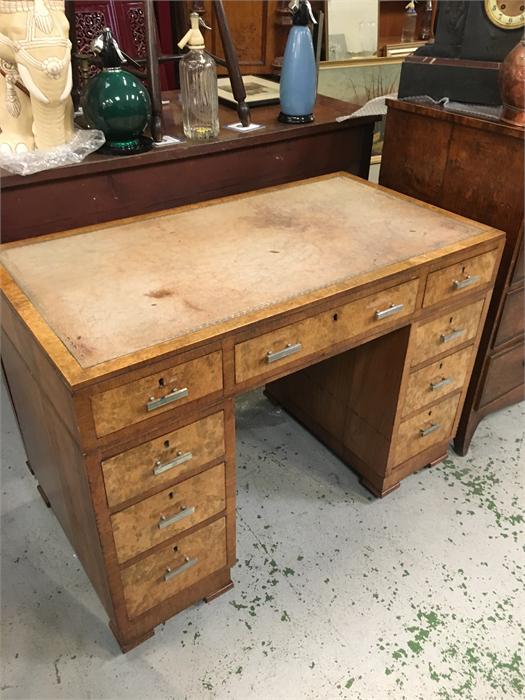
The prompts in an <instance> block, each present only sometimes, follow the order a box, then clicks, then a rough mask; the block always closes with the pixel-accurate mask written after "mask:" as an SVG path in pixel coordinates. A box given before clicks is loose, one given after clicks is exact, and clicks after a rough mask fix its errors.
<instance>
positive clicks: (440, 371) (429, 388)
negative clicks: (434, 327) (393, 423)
mask: <svg viewBox="0 0 525 700" xmlns="http://www.w3.org/2000/svg"><path fill="white" fill-rule="evenodd" d="M473 353H474V347H473V346H470V347H468V348H465V349H464V350H460V351H459V352H455V353H454V354H453V355H449V356H448V357H444V358H443V359H442V360H438V362H434V363H433V364H431V365H429V366H428V367H423V369H420V370H417V371H416V372H413V373H412V374H411V375H410V377H409V380H408V386H407V393H406V396H405V402H404V408H403V415H404V416H406V415H408V414H409V413H413V412H414V411H417V410H418V409H420V408H423V406H426V405H427V404H429V403H432V402H433V401H436V400H437V399H440V398H442V397H444V396H447V395H448V394H451V393H452V392H453V391H456V389H461V388H462V387H463V385H464V384H465V380H466V379H467V375H468V372H469V369H470V365H471V361H472V355H473Z"/></svg>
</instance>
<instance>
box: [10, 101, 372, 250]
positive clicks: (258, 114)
mask: <svg viewBox="0 0 525 700" xmlns="http://www.w3.org/2000/svg"><path fill="white" fill-rule="evenodd" d="M163 96H164V97H165V98H166V99H168V100H169V104H167V105H165V106H164V119H165V130H166V133H167V134H168V135H171V136H178V137H179V138H180V137H181V135H182V113H181V108H180V103H179V99H178V93H177V92H168V93H163ZM357 109H359V107H358V105H354V104H351V103H349V102H341V101H340V100H334V99H332V98H331V97H324V96H322V95H319V96H318V98H317V102H316V106H315V110H314V113H315V121H314V122H312V123H311V124H281V123H280V122H278V121H277V116H278V114H279V105H272V106H269V107H257V108H255V109H253V110H252V119H253V121H254V122H256V123H258V124H262V125H263V126H264V128H263V129H260V130H258V131H253V132H250V133H244V134H241V133H238V132H234V131H231V130H230V129H226V128H224V127H225V126H226V125H227V124H233V123H234V122H236V121H238V116H237V112H236V111H235V110H234V109H230V108H228V107H223V106H221V107H220V123H221V127H222V128H221V132H220V134H219V137H218V139H216V140H213V141H210V142H209V143H203V144H192V143H187V142H186V143H180V144H174V145H170V146H162V147H161V148H155V149H154V150H153V151H150V152H149V153H143V154H141V155H133V156H120V157H119V156H105V155H100V154H98V153H95V154H93V155H91V156H88V157H87V158H86V160H84V161H83V162H82V163H79V164H78V165H70V166H68V167H65V168H55V169H54V170H50V171H46V172H41V173H36V174H35V175H26V176H24V177H22V176H20V175H9V174H7V173H5V172H2V171H0V174H1V176H2V207H1V212H0V216H1V232H2V241H3V242H4V243H8V242H10V241H17V240H21V239H23V238H30V237H32V236H40V235H42V234H47V233H54V232H56V231H64V230H66V229H71V228H75V227H78V226H87V225H90V224H98V223H101V222H103V221H111V220H113V219H118V218H122V217H124V216H134V215H135V214H145V213H147V212H152V211H159V210H162V209H166V208H167V207H174V206H179V205H183V204H190V203H191V202H201V201H203V200H206V199H213V198H214V197H223V196H224V195H230V194H237V193H239V192H246V191H250V190H254V189H258V188H260V187H268V186H270V185H276V184H280V183H283V182H290V181H292V180H299V179H302V178H305V177H314V176H316V175H324V174H325V173H331V172H336V171H340V170H345V171H347V172H349V173H352V174H353V175H359V176H360V177H363V178H365V179H366V178H368V171H369V168H370V154H371V152H372V134H373V130H374V124H375V121H376V119H377V117H373V116H367V117H357V118H356V119H348V120H346V121H344V122H341V123H339V122H337V121H336V118H337V117H340V116H344V115H346V114H351V113H352V112H355V111H356V110H357Z"/></svg>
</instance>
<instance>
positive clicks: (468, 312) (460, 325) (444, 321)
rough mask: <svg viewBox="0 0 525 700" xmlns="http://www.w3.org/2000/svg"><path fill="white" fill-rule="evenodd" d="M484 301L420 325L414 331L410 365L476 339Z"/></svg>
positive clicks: (481, 300)
mask: <svg viewBox="0 0 525 700" xmlns="http://www.w3.org/2000/svg"><path fill="white" fill-rule="evenodd" d="M483 304H484V299H480V300H479V301H476V302H474V303H473V304H469V305H468V306H463V307H462V308H460V309H457V310H456V311H449V312H448V313H446V314H443V315H442V316H438V318H436V319H434V320H432V321H427V323H421V324H420V325H418V326H417V327H416V329H415V339H414V344H415V348H414V353H413V355H412V365H418V364H420V363H421V362H424V361H425V360H429V359H430V358H431V357H434V356H435V355H440V354H441V353H443V352H447V350H452V349H453V348H455V347H457V346H458V345H462V344H463V343H466V342H467V341H469V340H473V339H474V338H475V337H476V334H477V332H478V326H479V319H480V317H481V312H482V310H483Z"/></svg>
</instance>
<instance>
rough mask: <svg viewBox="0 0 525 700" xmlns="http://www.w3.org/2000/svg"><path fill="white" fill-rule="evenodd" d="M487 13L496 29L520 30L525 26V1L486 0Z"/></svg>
mask: <svg viewBox="0 0 525 700" xmlns="http://www.w3.org/2000/svg"><path fill="white" fill-rule="evenodd" d="M485 12H486V13H487V17H488V18H489V19H490V21H491V22H492V24H495V25H496V27H501V28H502V29H519V28H520V27H523V26H525V0H485Z"/></svg>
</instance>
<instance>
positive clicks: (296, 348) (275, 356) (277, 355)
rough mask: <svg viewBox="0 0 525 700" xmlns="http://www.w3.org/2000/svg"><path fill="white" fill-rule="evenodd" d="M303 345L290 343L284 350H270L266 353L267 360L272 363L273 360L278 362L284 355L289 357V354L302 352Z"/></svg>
mask: <svg viewBox="0 0 525 700" xmlns="http://www.w3.org/2000/svg"><path fill="white" fill-rule="evenodd" d="M302 349H303V346H302V344H301V343H294V344H293V345H292V344H291V343H288V345H287V346H286V347H285V348H283V349H282V350H277V351H276V352H271V350H269V351H268V352H267V353H266V362H267V363H268V364H270V363H271V362H276V361H277V360H282V359H283V357H288V355H293V354H295V353H296V352H301V350H302Z"/></svg>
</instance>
